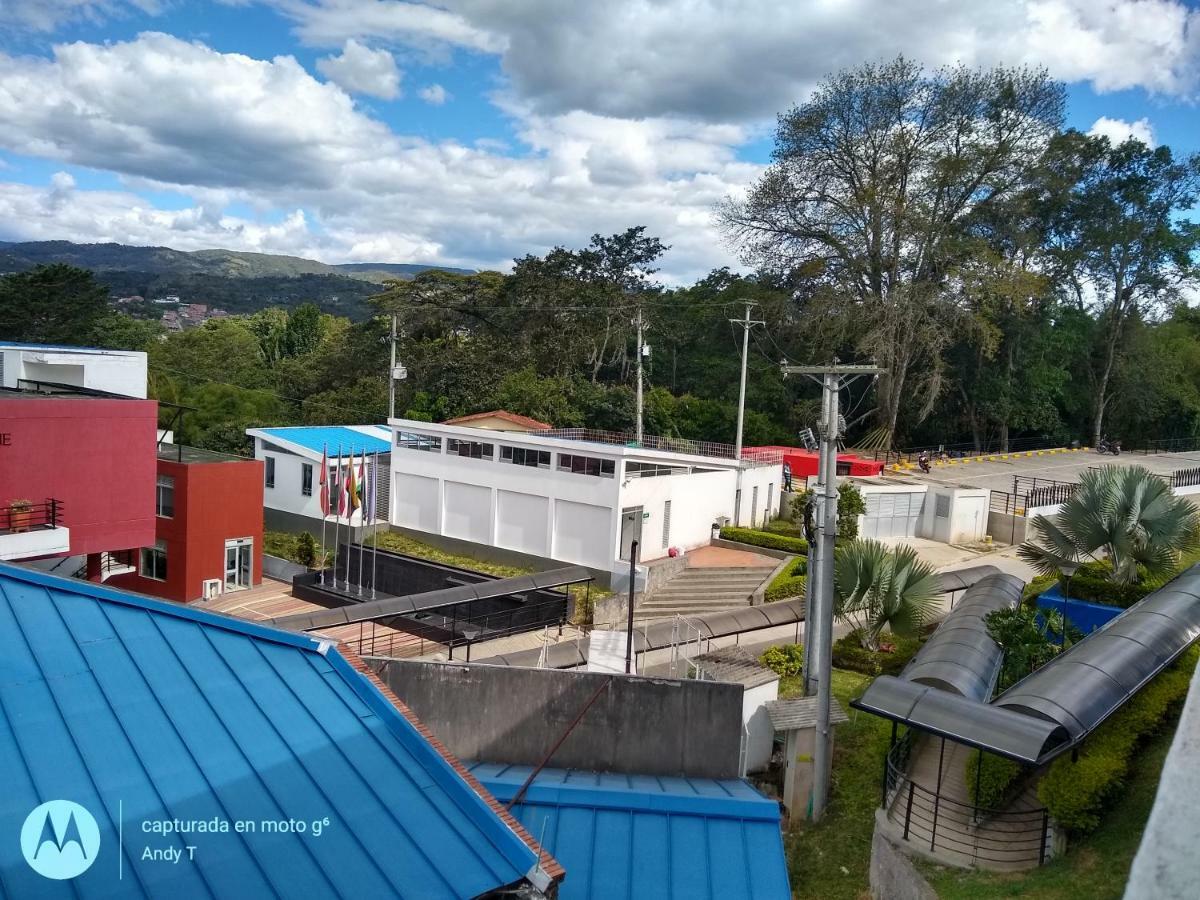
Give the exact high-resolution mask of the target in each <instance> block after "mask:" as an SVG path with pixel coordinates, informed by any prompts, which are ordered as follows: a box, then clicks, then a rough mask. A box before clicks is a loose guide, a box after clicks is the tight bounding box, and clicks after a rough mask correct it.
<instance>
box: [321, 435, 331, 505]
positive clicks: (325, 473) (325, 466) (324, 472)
mask: <svg viewBox="0 0 1200 900" xmlns="http://www.w3.org/2000/svg"><path fill="white" fill-rule="evenodd" d="M328 451H329V447H327V446H324V445H322V447H321V516H322V518H324V517H327V516H328V515H329V457H328Z"/></svg>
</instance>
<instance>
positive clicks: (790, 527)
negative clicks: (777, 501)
mask: <svg viewBox="0 0 1200 900" xmlns="http://www.w3.org/2000/svg"><path fill="white" fill-rule="evenodd" d="M763 531H766V532H769V533H771V534H783V535H787V536H788V537H794V538H800V539H801V540H803V539H804V528H803V527H802V526H800V525H798V524H796V523H795V522H792V521H790V520H788V519H772V520H771V521H770V522H768V523H767V524H766V525H764V526H763Z"/></svg>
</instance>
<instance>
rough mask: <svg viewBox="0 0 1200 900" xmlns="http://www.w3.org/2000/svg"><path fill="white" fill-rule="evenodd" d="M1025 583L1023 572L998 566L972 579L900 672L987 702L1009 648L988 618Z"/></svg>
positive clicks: (1010, 603) (1011, 602)
mask: <svg viewBox="0 0 1200 900" xmlns="http://www.w3.org/2000/svg"><path fill="white" fill-rule="evenodd" d="M1024 587H1025V583H1024V582H1023V581H1021V579H1020V578H1017V577H1016V576H1015V575H1004V574H1001V573H999V572H998V573H996V574H995V575H988V576H986V577H985V578H983V579H982V580H980V581H977V582H975V583H974V584H972V585H971V586H970V587H969V588H967V590H966V592H965V593H964V594H963V595H962V599H961V600H959V601H958V605H957V606H955V607H954V609H952V610H950V612H949V613H948V614H947V615H946V617H945V618H944V619H942V623H941V624H940V625H939V626H938V627H937V630H936V631H934V633H933V634H932V635H931V636H930V638H929V640H927V641H926V642H925V643H924V645H923V646H922V647H921V649H920V650H919V651H917V654H916V656H914V657H913V658H912V660H910V661H909V663H908V665H907V666H905V667H904V671H903V672H901V673H900V677H901V678H905V679H908V680H909V681H915V682H918V683H920V684H927V685H929V686H930V687H936V688H941V689H942V690H944V691H951V692H952V693H955V694H958V695H960V696H962V697H967V698H969V699H971V700H978V701H980V702H986V701H987V700H988V699H989V698H990V697H991V696H992V690H993V689H994V688H995V685H996V676H997V675H998V674H999V672H1000V665H1001V663H1002V662H1003V661H1004V653H1003V651H1001V649H1000V647H999V646H998V645H997V644H996V642H995V641H994V640H992V636H991V635H990V634H988V630H987V623H986V622H985V621H984V620H985V619H986V618H987V616H988V615H990V614H991V613H993V612H996V611H997V610H1001V609H1012V608H1014V607H1015V606H1016V605H1017V603H1019V602H1020V600H1021V591H1022V589H1023V588H1024Z"/></svg>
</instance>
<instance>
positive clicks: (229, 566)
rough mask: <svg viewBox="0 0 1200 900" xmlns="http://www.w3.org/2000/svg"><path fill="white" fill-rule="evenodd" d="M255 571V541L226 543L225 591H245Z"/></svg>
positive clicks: (241, 539) (240, 540)
mask: <svg viewBox="0 0 1200 900" xmlns="http://www.w3.org/2000/svg"><path fill="white" fill-rule="evenodd" d="M253 571H254V540H253V539H252V538H239V539H237V540H232V541H226V542H225V590H227V591H244V590H246V588H248V587H250V578H251V573H252V572H253Z"/></svg>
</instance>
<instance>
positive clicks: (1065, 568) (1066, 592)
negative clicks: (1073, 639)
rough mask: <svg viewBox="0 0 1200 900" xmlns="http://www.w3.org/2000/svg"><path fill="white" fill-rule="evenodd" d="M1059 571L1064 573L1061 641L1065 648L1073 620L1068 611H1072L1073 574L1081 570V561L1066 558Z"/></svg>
mask: <svg viewBox="0 0 1200 900" xmlns="http://www.w3.org/2000/svg"><path fill="white" fill-rule="evenodd" d="M1058 571H1059V572H1060V573H1061V574H1062V576H1063V579H1064V583H1063V633H1062V641H1061V642H1060V643H1061V644H1062V646H1063V647H1064V648H1065V647H1066V646H1067V628H1068V627H1070V624H1071V620H1070V618H1069V617H1068V613H1069V612H1070V611H1071V576H1072V575H1074V574H1075V573H1076V572H1078V571H1079V563H1077V562H1075V561H1074V560H1064V561H1063V562H1061V563H1059V564H1058Z"/></svg>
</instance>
